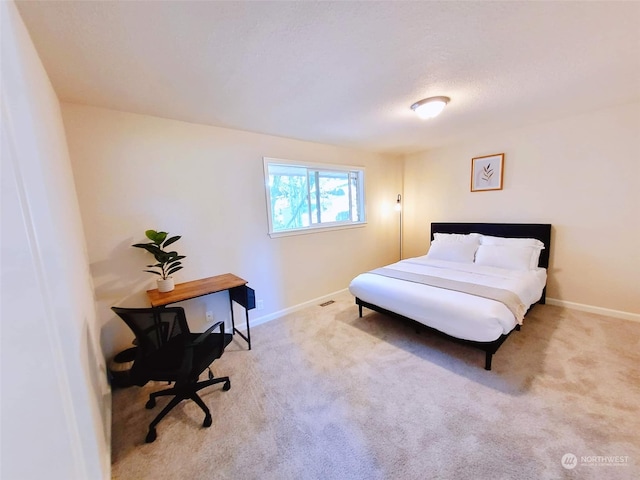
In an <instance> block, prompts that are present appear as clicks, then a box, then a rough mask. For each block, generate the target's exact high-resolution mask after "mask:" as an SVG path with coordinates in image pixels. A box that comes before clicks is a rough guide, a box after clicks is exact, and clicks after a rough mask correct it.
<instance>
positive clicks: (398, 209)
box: [396, 194, 402, 260]
mask: <svg viewBox="0 0 640 480" xmlns="http://www.w3.org/2000/svg"><path fill="white" fill-rule="evenodd" d="M396 210H397V211H398V213H399V214H400V260H402V195H400V194H398V199H397V200H396Z"/></svg>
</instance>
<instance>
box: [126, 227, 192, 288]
mask: <svg viewBox="0 0 640 480" xmlns="http://www.w3.org/2000/svg"><path fill="white" fill-rule="evenodd" d="M144 234H145V235H146V236H147V238H148V239H149V240H151V243H136V244H135V245H132V247H136V248H143V249H145V250H146V251H147V252H149V253H151V254H152V255H153V256H154V257H155V259H156V262H158V263H156V264H155V265H147V267H148V268H153V269H154V270H145V272H149V273H153V274H155V275H159V276H160V278H159V279H158V280H157V281H158V291H159V292H170V291H171V290H173V289H174V283H173V277H171V274H172V273H175V272H177V271H178V270H180V269H182V262H180V260H182V259H183V258H185V256H184V255H178V252H176V251H171V252H167V251H165V249H166V248H167V247H168V246H169V245H171V244H173V243H175V242H177V241H178V240H180V238H182V237H180V236H179V235H178V236H175V237H169V238H167V237H168V236H169V234H168V233H167V232H156V231H155V230H147V231H146V232H144Z"/></svg>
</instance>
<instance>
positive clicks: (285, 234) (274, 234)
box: [269, 222, 367, 238]
mask: <svg viewBox="0 0 640 480" xmlns="http://www.w3.org/2000/svg"><path fill="white" fill-rule="evenodd" d="M366 225H367V222H358V223H350V224H349V225H332V226H319V227H307V228H301V229H298V230H286V231H284V232H269V236H270V237H271V238H279V237H291V236H294V235H308V234H310V233H322V232H330V231H334V230H347V229H350V228H360V227H364V226H366Z"/></svg>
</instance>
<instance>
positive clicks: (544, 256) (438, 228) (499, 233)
mask: <svg viewBox="0 0 640 480" xmlns="http://www.w3.org/2000/svg"><path fill="white" fill-rule="evenodd" d="M434 233H463V234H467V233H481V234H483V235H493V236H496V237H509V238H536V239H538V240H540V241H541V242H542V243H544V246H545V248H544V250H542V252H541V253H540V260H539V262H538V266H539V267H542V268H549V250H550V249H551V224H548V223H432V224H431V240H433V238H434ZM546 290H547V289H546V287H545V288H544V289H543V291H542V296H541V297H540V300H538V303H545V299H546ZM356 304H357V305H358V311H359V314H360V317H362V307H367V308H369V309H371V310H375V311H376V312H380V313H383V314H385V315H390V316H392V317H396V318H400V319H403V320H408V321H411V322H413V323H418V324H419V325H420V327H421V328H424V329H426V330H428V331H431V332H434V333H436V334H438V335H440V336H442V337H445V338H448V339H450V340H452V341H454V342H457V343H462V344H464V345H471V346H473V347H476V348H479V349H480V350H482V351H484V352H485V364H484V368H485V370H491V360H492V359H493V355H494V354H495V353H496V352H497V351H498V348H500V345H502V344H503V343H504V341H505V340H506V339H507V338H508V337H509V335H511V332H509V333H506V334H503V335H501V336H500V337H499V338H497V339H496V340H494V341H492V342H475V341H472V340H464V339H461V338H456V337H452V336H450V335H447V334H446V333H443V332H441V331H439V330H436V329H434V328H431V327H429V326H427V325H424V324H422V323H419V322H416V321H415V320H413V319H411V318H407V317H404V316H402V315H400V314H398V313H395V312H392V311H389V310H386V309H384V308H382V307H379V306H377V305H374V304H372V303H368V302H364V301H362V300H361V299H359V298H358V297H356ZM527 313H528V312H527ZM515 330H520V325H516V327H515ZM512 331H513V330H512Z"/></svg>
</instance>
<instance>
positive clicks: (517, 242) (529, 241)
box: [480, 235, 544, 249]
mask: <svg viewBox="0 0 640 480" xmlns="http://www.w3.org/2000/svg"><path fill="white" fill-rule="evenodd" d="M480 245H511V246H514V247H539V248H540V249H543V248H544V243H542V242H541V241H540V240H537V239H535V238H505V237H492V236H490V235H481V236H480Z"/></svg>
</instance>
